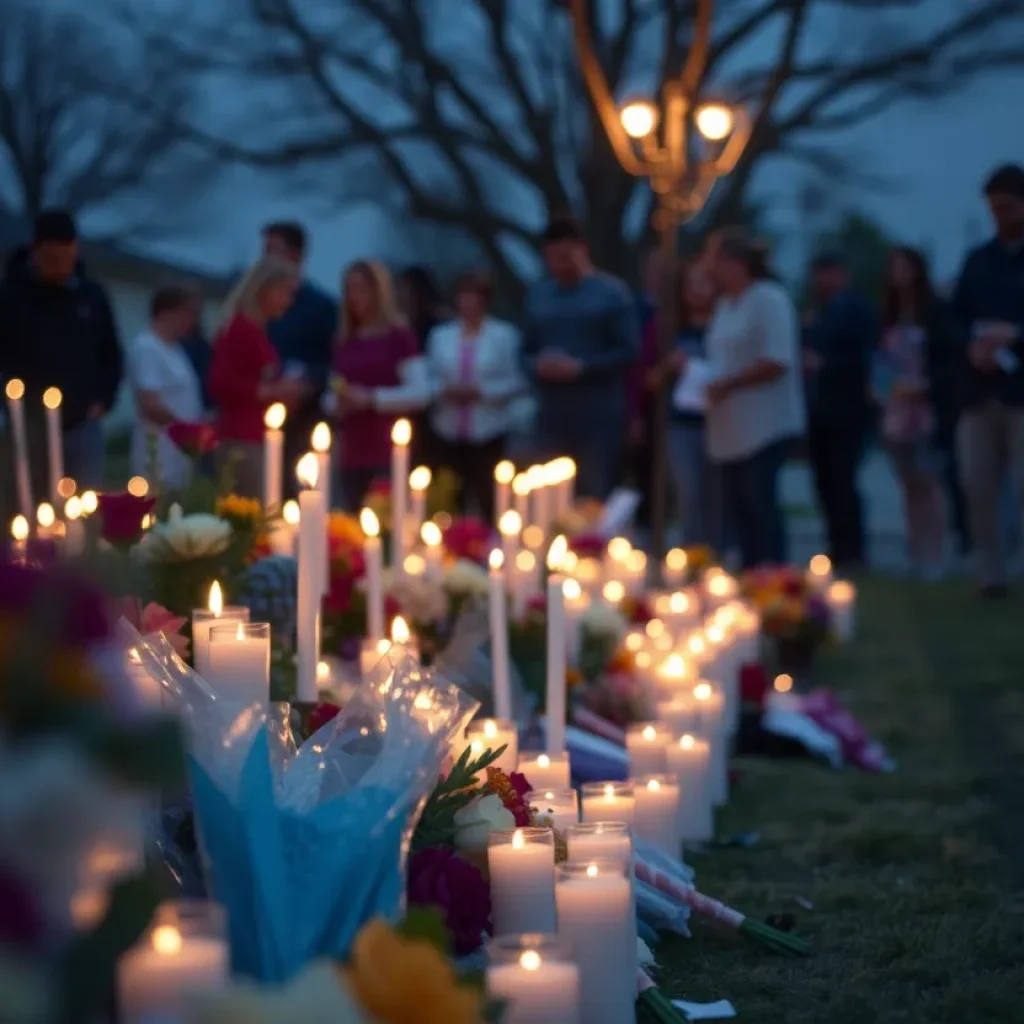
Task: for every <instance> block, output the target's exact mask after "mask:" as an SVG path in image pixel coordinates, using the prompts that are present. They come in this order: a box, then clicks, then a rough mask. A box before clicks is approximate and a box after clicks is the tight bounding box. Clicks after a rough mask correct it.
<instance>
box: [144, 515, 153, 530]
mask: <svg viewBox="0 0 1024 1024" xmlns="http://www.w3.org/2000/svg"><path fill="white" fill-rule="evenodd" d="M152 525H153V515H152V513H150V512H147V513H146V514H145V515H144V516H143V517H142V528H143V529H144V530H148V529H149V528H150V527H151V526H152Z"/></svg>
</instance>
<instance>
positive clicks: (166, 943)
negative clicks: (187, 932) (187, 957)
mask: <svg viewBox="0 0 1024 1024" xmlns="http://www.w3.org/2000/svg"><path fill="white" fill-rule="evenodd" d="M151 942H152V944H153V949H154V950H156V952H157V953H159V954H160V956H176V955H177V954H178V953H180V952H181V947H182V946H183V945H184V943H183V942H182V940H181V932H179V931H178V929H177V928H175V927H174V925H173V924H162V925H160V927H159V928H154V929H153V935H152V937H151Z"/></svg>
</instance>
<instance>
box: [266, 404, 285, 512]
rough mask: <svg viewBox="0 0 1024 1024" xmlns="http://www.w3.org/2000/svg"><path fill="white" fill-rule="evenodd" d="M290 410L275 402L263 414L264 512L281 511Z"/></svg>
mask: <svg viewBox="0 0 1024 1024" xmlns="http://www.w3.org/2000/svg"><path fill="white" fill-rule="evenodd" d="M287 415H288V410H287V409H285V407H284V403H283V402H275V403H274V404H273V405H272V406H270V408H269V409H267V411H266V413H265V414H264V416H263V425H264V426H265V427H266V430H265V431H264V433H263V514H264V515H266V516H274V515H277V513H279V512H280V511H281V485H282V482H283V476H284V431H283V430H282V429H281V428H282V427H283V426H284V421H285V418H286V417H287Z"/></svg>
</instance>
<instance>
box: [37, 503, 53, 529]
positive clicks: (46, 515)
mask: <svg viewBox="0 0 1024 1024" xmlns="http://www.w3.org/2000/svg"><path fill="white" fill-rule="evenodd" d="M56 521H57V513H56V512H54V511H53V506H52V505H51V504H50V503H49V502H48V501H44V502H43V503H42V504H41V505H40V506H39V508H37V509H36V522H37V523H38V524H39V525H40V526H41V527H42V528H43V529H44V530H48V529H49V528H50V527H51V526H53V524H54V523H55V522H56Z"/></svg>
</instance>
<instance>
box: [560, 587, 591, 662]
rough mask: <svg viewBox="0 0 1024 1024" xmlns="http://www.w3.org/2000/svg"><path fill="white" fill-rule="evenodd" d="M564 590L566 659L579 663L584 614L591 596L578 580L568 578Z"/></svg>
mask: <svg viewBox="0 0 1024 1024" xmlns="http://www.w3.org/2000/svg"><path fill="white" fill-rule="evenodd" d="M562 590H563V593H564V595H565V624H566V632H565V647H566V649H565V653H566V659H567V661H568V662H569V664H570V665H578V664H579V663H580V650H581V649H582V647H583V616H584V614H585V613H586V611H587V608H588V607H589V606H590V598H588V597H587V595H586V594H584V593H583V588H582V587H581V586H580V585H579V583H578V582H577V581H576V580H566V581H565V585H564V587H563V588H562Z"/></svg>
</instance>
